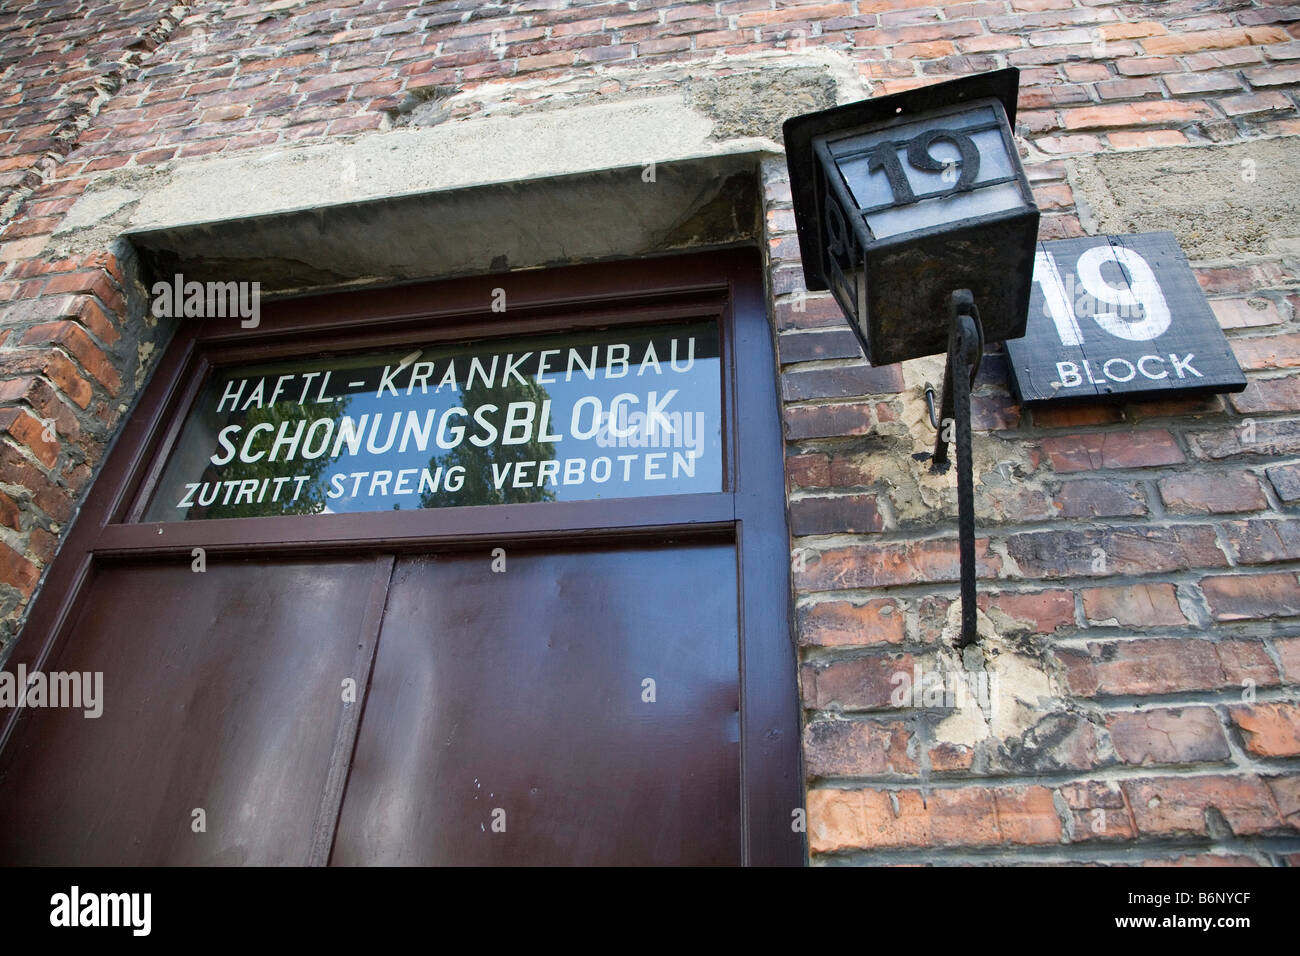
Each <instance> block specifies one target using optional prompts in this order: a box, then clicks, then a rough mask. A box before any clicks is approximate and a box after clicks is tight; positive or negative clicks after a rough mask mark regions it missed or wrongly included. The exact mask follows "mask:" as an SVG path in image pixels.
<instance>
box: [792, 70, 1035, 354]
mask: <svg viewBox="0 0 1300 956" xmlns="http://www.w3.org/2000/svg"><path fill="white" fill-rule="evenodd" d="M1018 88H1019V70H1016V69H1006V70H998V71H996V72H993V73H985V74H982V75H979V76H973V77H968V78H963V79H958V80H951V81H948V82H946V83H938V84H934V85H932V86H925V87H922V88H920V89H915V90H908V91H906V92H904V93H897V94H894V95H891V96H881V97H876V98H873V99H869V100H863V101H862V102H859V103H850V104H847V105H845V106H838V107H835V108H833V109H829V110H824V111H822V112H818V113H809V114H806V115H804V116H796V117H793V118H791V119H789V120H787V121H786V122H785V125H784V132H785V145H786V157H787V162H788V164H789V168H790V185H791V191H792V193H793V198H794V212H795V224H796V228H797V229H798V233H799V249H800V252H801V254H802V257H803V269H804V279H805V284H806V285H807V288H808V289H809V291H818V290H823V289H827V288H829V289H830V290H831V292H832V293H833V294H834V296H835V299H836V301H837V302H838V303H839V305H840V308H841V309H843V310H844V314H845V315H846V316H847V317H848V319H849V324H850V325H851V326H852V327H853V329H854V331H856V332H857V334H858V338H859V340H860V341H861V343H862V347H863V349H864V351H865V352H866V355H867V359H868V361H870V362H871V363H872V364H873V365H889V364H891V363H893V362H900V361H903V360H905V359H911V358H917V357H919V356H922V355H934V354H938V353H943V352H946V351H947V349H948V328H949V315H950V305H949V303H950V298H951V295H952V293H953V291H954V290H956V289H969V290H970V291H971V293H972V294H973V296H974V300H975V303H976V304H977V306H978V308H979V312H980V317H981V321H982V323H983V328H984V338H985V341H988V342H997V341H1002V340H1005V339H1012V338H1019V337H1021V336H1022V335H1024V334H1025V320H1026V318H1027V315H1028V311H1029V293H1030V285H1031V282H1032V278H1033V264H1034V250H1035V245H1036V243H1037V240H1038V207H1037V206H1036V205H1035V204H1034V197H1033V193H1032V192H1031V191H1030V188H1029V182H1028V180H1027V179H1026V178H1025V171H1024V167H1023V166H1021V163H1020V155H1019V153H1018V151H1017V150H1016V144H1015V140H1014V138H1013V136H1012V131H1011V130H1012V123H1014V122H1015V116H1016V94H1017V91H1018Z"/></svg>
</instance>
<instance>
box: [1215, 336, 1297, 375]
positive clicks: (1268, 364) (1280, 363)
mask: <svg viewBox="0 0 1300 956" xmlns="http://www.w3.org/2000/svg"><path fill="white" fill-rule="evenodd" d="M1230 341H1231V343H1232V351H1233V352H1234V353H1235V354H1236V356H1237V361H1238V362H1239V363H1240V364H1241V367H1242V368H1244V369H1252V370H1253V369H1268V368H1296V367H1297V366H1300V334H1297V333H1294V332H1292V333H1287V334H1285V335H1260V336H1254V337H1251V338H1235V339H1232V340H1230Z"/></svg>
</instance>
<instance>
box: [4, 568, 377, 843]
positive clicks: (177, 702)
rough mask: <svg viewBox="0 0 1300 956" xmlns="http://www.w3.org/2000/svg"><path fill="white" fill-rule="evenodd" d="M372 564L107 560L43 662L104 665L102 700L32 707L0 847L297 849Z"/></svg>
mask: <svg viewBox="0 0 1300 956" xmlns="http://www.w3.org/2000/svg"><path fill="white" fill-rule="evenodd" d="M369 567H370V565H369V563H368V562H360V563H358V562H356V561H352V560H343V559H336V560H317V561H302V560H295V561H281V562H274V563H267V562H265V561H238V562H233V563H229V564H213V565H212V566H210V567H208V569H207V571H206V572H205V573H202V574H198V573H195V572H194V571H192V570H191V567H190V566H189V565H185V564H175V563H173V564H125V565H118V566H115V567H109V568H105V569H103V570H101V571H100V572H99V574H97V575H96V577H95V580H94V583H93V584H92V585H91V587H90V590H89V593H88V594H87V595H86V598H85V601H84V604H83V606H82V610H81V614H80V616H79V618H78V620H77V622H76V624H75V626H74V628H73V633H74V639H73V640H70V641H68V642H67V644H66V645H65V649H64V650H63V652H62V653H61V654H60V655H59V657H58V658H57V659H56V660H55V661H53V662H52V664H51V666H50V668H49V669H50V670H51V671H65V672H72V671H75V672H83V673H95V672H99V673H102V674H103V681H104V684H103V713H102V714H101V715H100V716H99V717H86V716H84V713H83V711H81V710H75V709H44V710H37V711H35V712H33V713H32V714H31V715H30V721H29V726H28V727H27V728H25V729H26V732H25V733H22V734H20V735H19V736H18V737H17V739H16V740H15V741H14V743H13V745H12V748H11V749H12V751H13V752H12V753H11V754H10V755H9V756H10V762H9V765H8V766H7V767H6V769H5V771H4V773H3V775H0V860H3V861H4V862H5V863H25V864H64V865H67V864H76V865H96V866H109V865H114V866H115V865H142V864H190V863H194V864H216V865H222V864H268V863H270V864H277V863H305V862H307V859H308V854H309V851H310V846H311V842H312V834H313V824H314V822H315V819H316V816H317V814H318V811H319V808H320V804H321V799H322V795H323V794H324V792H325V783H326V777H327V774H328V771H329V767H330V757H331V753H332V751H333V749H334V746H335V723H336V721H335V720H331V719H329V718H330V717H332V716H333V715H335V714H337V713H338V711H339V709H340V708H339V706H338V704H339V702H340V681H341V679H342V678H343V676H345V675H347V674H349V673H353V672H354V666H355V665H354V658H355V656H356V653H357V644H358V636H359V635H360V633H361V630H362V625H363V621H362V617H363V611H364V601H363V602H357V601H356V600H355V594H354V590H353V584H354V582H356V581H358V580H360V581H362V582H364V581H365V580H366V579H367V578H368V576H369V575H368V573H367V572H368V570H369ZM322 718H325V719H322ZM195 811H202V819H201V822H202V826H203V830H202V831H199V830H197V829H196V826H195V822H196V820H198V819H199V818H198V817H196V816H195Z"/></svg>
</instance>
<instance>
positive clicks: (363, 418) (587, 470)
mask: <svg viewBox="0 0 1300 956" xmlns="http://www.w3.org/2000/svg"><path fill="white" fill-rule="evenodd" d="M722 463H723V456H722V378H721V367H720V361H719V341H718V327H717V323H716V322H694V323H689V324H681V325H656V326H649V327H640V328H619V329H609V330H603V331H588V332H578V333H572V334H563V335H546V336H529V337H524V338H515V339H508V340H493V341H483V342H475V343H467V344H457V345H435V346H430V347H428V348H424V349H418V348H417V349H414V350H412V349H410V348H408V349H403V350H400V351H390V352H382V353H376V352H370V353H362V354H352V355H335V356H328V357H314V358H309V359H304V360H302V361H292V362H279V363H275V364H266V365H261V366H241V367H223V368H219V369H217V370H216V371H215V372H214V374H213V375H212V377H211V378H210V380H209V381H208V382H207V383H206V384H205V386H204V388H203V389H202V390H201V392H200V394H199V397H198V400H197V401H196V403H195V405H194V407H192V408H191V409H190V411H189V414H188V415H187V417H186V420H185V423H184V425H183V427H182V429H181V432H180V436H179V438H178V440H177V442H176V445H175V447H174V448H173V449H172V450H171V453H170V454H169V456H168V459H167V465H166V467H165V468H164V469H163V473H162V477H161V478H160V479H159V482H158V485H157V488H156V489H155V491H154V493H153V497H152V498H151V500H150V503H149V507H148V508H147V509H146V512H145V520H146V521H184V520H193V519H198V518H251V517H260V516H265V515H286V514H323V513H331V512H356V511H388V510H392V509H397V510H405V509H412V508H441V507H454V506H459V505H488V504H518V503H524V502H537V501H578V500H586V499H592V498H633V497H641V496H647V495H665V494H684V493H694V492H716V491H722V490H723V477H722V467H723V465H722Z"/></svg>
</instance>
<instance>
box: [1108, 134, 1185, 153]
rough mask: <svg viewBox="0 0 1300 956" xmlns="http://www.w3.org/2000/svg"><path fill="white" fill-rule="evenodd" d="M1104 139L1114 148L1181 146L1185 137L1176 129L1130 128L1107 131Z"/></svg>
mask: <svg viewBox="0 0 1300 956" xmlns="http://www.w3.org/2000/svg"><path fill="white" fill-rule="evenodd" d="M1106 139H1107V140H1109V142H1110V145H1112V146H1114V147H1115V148H1116V149H1151V148H1153V147H1156V146H1182V145H1183V144H1184V143H1186V142H1187V137H1186V136H1185V135H1183V134H1182V133H1180V132H1179V131H1178V130H1176V129H1149V130H1132V131H1128V132H1122V133H1108V134H1107V135H1106Z"/></svg>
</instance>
